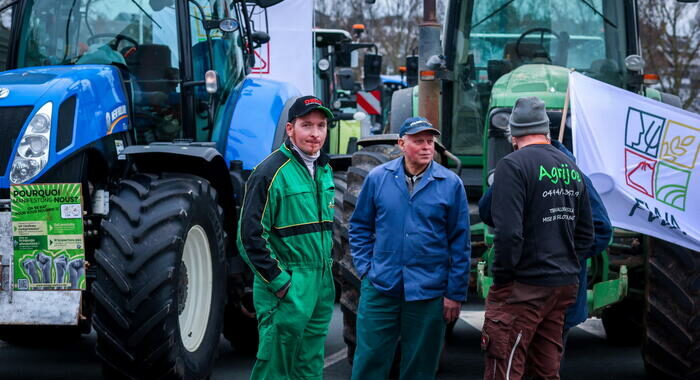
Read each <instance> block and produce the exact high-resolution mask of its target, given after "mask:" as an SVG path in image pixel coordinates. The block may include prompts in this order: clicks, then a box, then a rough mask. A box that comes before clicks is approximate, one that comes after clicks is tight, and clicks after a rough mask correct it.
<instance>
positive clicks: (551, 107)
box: [442, 0, 641, 186]
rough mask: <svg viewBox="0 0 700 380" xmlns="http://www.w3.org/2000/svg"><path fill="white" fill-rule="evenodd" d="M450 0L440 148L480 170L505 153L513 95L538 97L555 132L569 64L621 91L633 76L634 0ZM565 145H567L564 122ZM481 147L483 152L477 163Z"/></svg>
mask: <svg viewBox="0 0 700 380" xmlns="http://www.w3.org/2000/svg"><path fill="white" fill-rule="evenodd" d="M452 5H453V6H454V8H453V9H451V11H450V13H449V14H450V15H451V16H450V17H449V18H448V20H447V23H448V25H447V29H446V30H450V31H454V32H451V33H448V34H447V35H446V54H445V55H446V56H447V57H448V62H447V69H448V70H450V71H452V72H453V74H454V75H453V78H454V80H453V81H445V82H443V83H444V87H443V93H444V94H445V98H444V99H443V102H442V107H443V115H442V120H443V124H444V125H445V126H446V127H445V131H444V135H443V136H444V142H445V144H446V146H447V147H448V149H449V150H450V151H452V152H453V153H455V154H456V155H458V156H460V157H461V158H462V162H463V163H464V164H466V165H468V166H481V165H482V164H485V166H486V168H485V170H487V171H488V170H489V169H492V168H493V167H495V164H496V162H497V161H498V159H500V158H501V157H502V156H503V155H505V154H507V153H508V152H510V143H509V142H508V140H507V125H508V124H507V123H508V117H509V113H510V109H511V107H512V106H513V105H514V103H515V100H516V99H518V98H520V97H523V96H538V97H540V98H542V99H543V100H544V101H545V104H546V105H547V109H548V112H549V118H550V121H551V128H552V133H553V135H556V134H555V132H557V131H558V128H559V123H560V121H561V114H562V112H561V110H562V108H563V107H564V104H563V103H564V95H565V93H566V89H567V84H568V72H569V70H570V69H574V70H576V71H579V72H581V73H584V74H585V75H588V76H591V77H593V78H596V79H599V80H601V81H604V82H606V83H609V84H611V85H614V86H618V87H624V88H628V89H633V87H634V86H637V85H638V84H639V83H638V82H641V81H639V80H638V79H639V78H638V77H639V75H632V74H634V72H633V71H630V70H629V69H628V67H627V66H626V61H625V58H626V57H628V56H631V55H635V54H637V53H638V46H637V41H638V39H637V26H636V16H635V14H636V11H635V2H634V1H611V0H610V1H608V0H593V1H588V0H576V1H569V0H547V1H544V2H533V1H530V0H500V1H486V0H484V1H479V0H477V1H455V2H453V3H452ZM566 125H567V127H568V126H569V121H568V119H567V121H566ZM484 133H487V134H488V139H487V140H488V142H487V144H488V148H487V147H486V146H485V145H484V143H483V141H484V138H483V137H484ZM565 144H566V145H569V147H570V129H569V128H567V133H566V135H565ZM485 149H487V150H486V151H487V152H488V157H487V160H485V161H482V154H483V153H485V151H484V150H485ZM479 177H480V176H479ZM479 186H480V184H479Z"/></svg>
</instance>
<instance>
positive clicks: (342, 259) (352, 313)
mask: <svg viewBox="0 0 700 380" xmlns="http://www.w3.org/2000/svg"><path fill="white" fill-rule="evenodd" d="M400 154H401V151H400V150H399V149H398V147H397V146H396V145H392V144H377V145H370V146H368V147H365V148H363V149H362V150H360V151H357V152H355V153H354V154H353V155H352V166H350V168H348V171H347V173H345V186H339V185H338V182H337V181H336V200H339V199H342V211H341V213H337V208H336V216H340V217H339V218H336V220H335V226H334V227H335V232H334V235H335V237H334V239H336V240H335V241H334V243H335V246H337V247H338V251H337V255H338V258H336V262H337V263H338V267H339V276H338V277H339V279H340V281H339V282H340V284H341V297H340V306H341V310H342V312H343V339H344V340H345V344H346V345H347V347H348V361H349V362H350V364H352V360H353V357H354V355H355V347H356V343H355V324H356V320H357V306H358V301H359V297H360V278H359V276H358V274H357V271H355V266H354V265H353V263H352V256H351V255H350V244H349V242H348V233H347V232H348V227H349V220H350V216H351V215H352V213H353V211H355V204H356V203H357V197H358V196H359V194H360V189H361V188H362V184H363V183H364V181H365V178H366V177H367V174H369V172H370V171H371V170H372V169H373V168H375V167H377V166H379V165H381V164H383V163H385V162H388V161H390V160H392V159H394V158H396V157H399V156H400ZM336 204H337V203H336ZM336 207H337V206H336ZM397 351H398V350H397Z"/></svg>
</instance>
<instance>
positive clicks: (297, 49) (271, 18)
mask: <svg viewBox="0 0 700 380" xmlns="http://www.w3.org/2000/svg"><path fill="white" fill-rule="evenodd" d="M251 9H253V8H252V7H251ZM313 16H314V1H313V0H286V1H283V2H282V3H279V4H277V5H274V6H272V7H270V8H267V19H266V17H265V9H262V8H260V7H255V8H254V9H253V16H252V21H253V23H254V26H255V30H260V31H266V27H269V29H267V32H268V34H269V35H270V42H268V43H266V44H264V45H263V46H261V47H260V48H258V49H256V50H255V66H254V67H253V71H252V74H253V76H260V77H262V78H268V79H274V80H277V81H281V82H288V83H291V84H292V85H294V86H295V87H296V88H297V89H299V91H301V93H302V94H304V95H311V94H313V93H314V68H315V65H314V59H313V49H314V47H313V43H314V40H313V34H312V29H313V26H314V17H313Z"/></svg>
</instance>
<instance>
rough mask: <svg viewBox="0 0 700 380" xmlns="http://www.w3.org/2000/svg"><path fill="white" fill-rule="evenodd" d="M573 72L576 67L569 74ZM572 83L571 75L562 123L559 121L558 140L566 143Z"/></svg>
mask: <svg viewBox="0 0 700 380" xmlns="http://www.w3.org/2000/svg"><path fill="white" fill-rule="evenodd" d="M572 72H574V69H571V71H570V72H569V74H571V73H572ZM570 83H571V77H570V76H569V80H568V81H567V82H566V96H565V97H564V109H563V110H562V113H561V123H559V138H558V140H559V142H560V143H562V144H563V143H564V130H565V128H566V116H567V114H568V113H569V97H570V96H571V95H569V91H570V90H569V88H571V86H570Z"/></svg>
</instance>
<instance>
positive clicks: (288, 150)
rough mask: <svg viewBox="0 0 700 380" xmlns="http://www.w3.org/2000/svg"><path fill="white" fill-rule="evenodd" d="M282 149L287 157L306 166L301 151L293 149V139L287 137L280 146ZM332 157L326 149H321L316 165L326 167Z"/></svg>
mask: <svg viewBox="0 0 700 380" xmlns="http://www.w3.org/2000/svg"><path fill="white" fill-rule="evenodd" d="M280 150H281V151H282V153H284V154H285V155H286V156H287V157H290V158H294V159H295V160H296V161H297V162H298V163H300V164H301V165H302V166H303V167H306V164H305V163H304V160H303V159H302V158H301V156H300V155H299V153H297V152H296V151H294V149H292V141H291V140H290V139H289V138H287V139H286V140H285V141H284V144H282V146H281V147H280ZM330 160H331V158H330V156H329V155H328V154H326V153H325V152H324V151H321V155H320V156H318V159H317V160H316V167H324V166H326V164H328V162H330Z"/></svg>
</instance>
